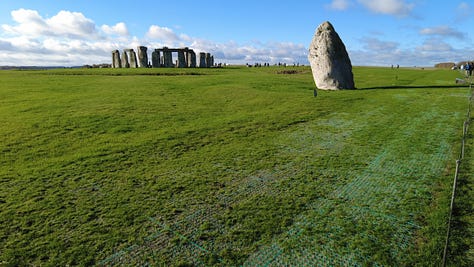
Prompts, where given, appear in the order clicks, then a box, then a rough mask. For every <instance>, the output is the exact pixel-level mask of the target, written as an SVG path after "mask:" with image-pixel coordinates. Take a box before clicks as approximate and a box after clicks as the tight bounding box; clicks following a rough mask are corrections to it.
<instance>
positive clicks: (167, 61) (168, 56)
mask: <svg viewBox="0 0 474 267" xmlns="http://www.w3.org/2000/svg"><path fill="white" fill-rule="evenodd" d="M163 65H165V68H172V67H173V54H172V53H171V51H170V50H169V49H168V47H163Z"/></svg>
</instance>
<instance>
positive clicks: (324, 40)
mask: <svg viewBox="0 0 474 267" xmlns="http://www.w3.org/2000/svg"><path fill="white" fill-rule="evenodd" d="M308 60H309V63H310V64H311V70H312V72H313V78H314V82H315V83H316V87H317V88H319V89H323V90H338V89H354V76H353V74H352V65H351V60H350V58H349V55H348V54H347V51H346V47H345V46H344V43H343V42H342V40H341V38H339V35H338V34H337V32H336V31H335V30H334V27H333V26H332V25H331V23H329V22H328V21H326V22H324V23H322V24H321V25H319V27H318V28H317V29H316V32H315V33H314V37H313V40H312V41H311V44H310V46H309V54H308Z"/></svg>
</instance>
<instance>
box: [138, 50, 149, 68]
mask: <svg viewBox="0 0 474 267" xmlns="http://www.w3.org/2000/svg"><path fill="white" fill-rule="evenodd" d="M137 51H138V66H139V67H140V68H147V67H148V54H147V52H146V51H147V48H146V46H139V47H137Z"/></svg>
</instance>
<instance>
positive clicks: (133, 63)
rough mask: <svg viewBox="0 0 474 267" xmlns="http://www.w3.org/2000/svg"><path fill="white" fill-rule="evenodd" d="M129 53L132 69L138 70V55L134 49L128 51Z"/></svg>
mask: <svg viewBox="0 0 474 267" xmlns="http://www.w3.org/2000/svg"><path fill="white" fill-rule="evenodd" d="M128 51H129V53H130V68H137V67H138V66H137V54H135V51H133V49H128Z"/></svg>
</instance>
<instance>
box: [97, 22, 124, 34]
mask: <svg viewBox="0 0 474 267" xmlns="http://www.w3.org/2000/svg"><path fill="white" fill-rule="evenodd" d="M101 29H102V31H104V32H105V33H106V34H109V35H121V36H127V35H129V32H128V28H127V25H125V23H123V22H119V23H117V24H115V25H114V26H109V25H102V27H101Z"/></svg>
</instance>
